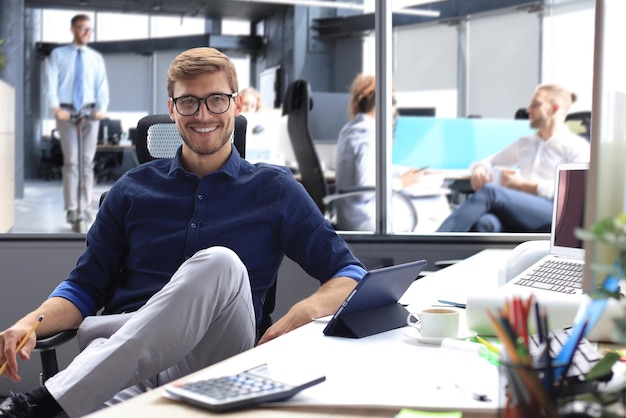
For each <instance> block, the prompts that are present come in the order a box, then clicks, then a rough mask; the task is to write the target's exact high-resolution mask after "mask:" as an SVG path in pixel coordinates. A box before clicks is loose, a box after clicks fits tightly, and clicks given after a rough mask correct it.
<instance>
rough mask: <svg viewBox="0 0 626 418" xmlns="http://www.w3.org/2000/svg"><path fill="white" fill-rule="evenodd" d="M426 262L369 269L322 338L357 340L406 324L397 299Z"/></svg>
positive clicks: (403, 309)
mask: <svg viewBox="0 0 626 418" xmlns="http://www.w3.org/2000/svg"><path fill="white" fill-rule="evenodd" d="M425 266H426V260H419V261H412V262H409V263H405V264H398V265H396V266H390V267H383V268H379V269H375V270H371V271H369V272H367V273H366V274H365V276H364V277H363V278H362V279H361V281H360V282H359V283H358V284H357V285H356V287H355V288H354V290H353V291H352V292H351V293H350V295H348V297H347V298H346V300H345V301H344V302H343V303H342V304H341V306H340V307H339V309H338V310H337V312H336V313H335V314H334V315H333V317H332V318H331V320H330V322H329V323H328V325H326V328H324V334H325V335H332V336H339V337H351V338H360V337H365V336H368V335H372V334H377V333H379V332H383V331H388V330H390V329H394V328H399V327H402V326H404V325H406V317H407V315H408V311H407V310H406V309H405V308H404V307H403V306H401V305H400V304H399V303H398V300H399V299H400V297H402V295H403V294H404V292H406V290H407V289H408V288H409V286H410V285H411V283H413V282H414V281H415V280H416V279H417V278H418V276H419V274H420V272H421V271H422V270H423V269H424V267H425Z"/></svg>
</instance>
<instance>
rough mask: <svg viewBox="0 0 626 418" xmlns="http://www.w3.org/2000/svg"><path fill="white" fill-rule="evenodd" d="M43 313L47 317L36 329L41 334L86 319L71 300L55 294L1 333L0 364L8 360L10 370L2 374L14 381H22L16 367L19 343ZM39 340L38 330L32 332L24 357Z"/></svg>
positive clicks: (76, 325) (23, 348)
mask: <svg viewBox="0 0 626 418" xmlns="http://www.w3.org/2000/svg"><path fill="white" fill-rule="evenodd" d="M41 315H43V316H44V317H45V320H43V321H42V322H41V325H40V326H39V328H37V332H38V333H39V335H52V334H56V333H57V332H59V331H63V330H66V329H70V328H78V326H79V325H80V323H81V321H82V320H83V316H82V314H81V312H80V311H79V310H78V308H77V307H76V306H75V305H74V304H73V303H72V302H70V301H69V300H67V299H65V298H61V297H52V298H49V299H46V301H45V302H44V303H42V304H41V306H39V308H37V310H35V311H33V312H31V313H29V314H28V315H26V316H24V317H23V318H22V319H20V320H19V321H17V322H16V323H15V325H13V326H12V327H10V328H8V329H6V330H5V331H3V332H0V365H2V364H4V362H5V361H8V364H7V369H6V371H5V372H4V373H3V374H4V375H5V376H7V377H8V378H9V379H11V380H13V381H14V382H19V381H20V380H21V377H20V375H19V374H18V370H17V354H18V353H16V349H17V346H18V345H19V344H20V341H22V339H23V338H24V336H25V335H26V334H28V332H29V330H30V329H31V327H32V326H33V324H34V323H35V321H37V320H38V319H39V317H40V316H41ZM36 343H37V333H35V332H33V333H32V334H31V336H30V337H29V338H28V340H27V341H26V342H25V343H24V346H23V347H22V349H21V350H20V351H19V355H20V357H21V358H22V360H25V361H28V360H30V355H31V353H32V351H33V348H35V345H36Z"/></svg>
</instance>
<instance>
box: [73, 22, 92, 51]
mask: <svg viewBox="0 0 626 418" xmlns="http://www.w3.org/2000/svg"><path fill="white" fill-rule="evenodd" d="M91 29H92V28H91V21H90V20H89V19H80V20H77V21H76V22H75V23H74V24H73V25H72V34H73V35H74V44H76V45H78V46H85V45H87V43H88V42H89V39H90V38H91Z"/></svg>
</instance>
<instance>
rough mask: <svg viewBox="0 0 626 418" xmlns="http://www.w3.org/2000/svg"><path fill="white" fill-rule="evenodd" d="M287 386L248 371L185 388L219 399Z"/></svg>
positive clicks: (271, 390)
mask: <svg viewBox="0 0 626 418" xmlns="http://www.w3.org/2000/svg"><path fill="white" fill-rule="evenodd" d="M285 388H288V387H287V386H286V385H285V384H283V383H280V382H275V381H272V380H268V379H265V378H262V377H259V376H253V375H250V374H247V373H240V374H238V375H234V376H225V377H218V378H215V379H208V380H200V381H197V382H191V383H187V384H186V385H185V389H187V390H190V391H192V392H196V393H199V394H202V395H204V396H208V397H211V398H214V399H216V400H218V401H227V400H231V399H236V398H245V397H247V396H250V395H252V394H254V395H257V396H258V395H266V394H271V393H275V392H280V391H282V390H285Z"/></svg>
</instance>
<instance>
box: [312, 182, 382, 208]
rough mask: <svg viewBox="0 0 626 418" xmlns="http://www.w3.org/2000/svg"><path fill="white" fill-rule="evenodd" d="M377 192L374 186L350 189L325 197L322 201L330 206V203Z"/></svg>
mask: <svg viewBox="0 0 626 418" xmlns="http://www.w3.org/2000/svg"><path fill="white" fill-rule="evenodd" d="M375 191H376V187H374V186H364V187H351V188H349V189H345V190H340V191H339V192H337V193H334V194H329V195H327V196H324V198H323V199H322V201H323V202H324V204H325V205H328V204H329V203H330V202H333V201H335V200H338V199H345V198H346V197H351V196H359V195H362V194H365V193H368V192H369V193H371V192H375Z"/></svg>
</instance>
